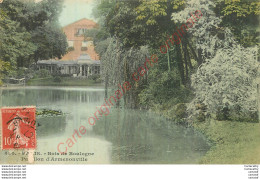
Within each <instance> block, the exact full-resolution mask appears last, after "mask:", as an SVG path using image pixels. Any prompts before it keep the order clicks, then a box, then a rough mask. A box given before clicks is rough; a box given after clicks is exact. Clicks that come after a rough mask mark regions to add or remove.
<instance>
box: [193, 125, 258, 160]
mask: <svg viewBox="0 0 260 179" xmlns="http://www.w3.org/2000/svg"><path fill="white" fill-rule="evenodd" d="M194 128H195V129H197V130H199V131H201V132H202V133H204V135H206V137H207V138H208V139H209V140H210V141H211V142H213V144H214V145H213V146H212V147H211V149H210V150H209V151H208V152H207V153H206V155H205V156H204V157H203V158H202V160H201V163H202V164H259V163H260V124H259V123H246V122H231V121H215V120H211V121H208V122H200V123H195V124H194Z"/></svg>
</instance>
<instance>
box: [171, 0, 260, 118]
mask: <svg viewBox="0 0 260 179" xmlns="http://www.w3.org/2000/svg"><path fill="white" fill-rule="evenodd" d="M213 8H214V4H213V3H212V2H209V1H205V0H194V1H191V2H189V3H188V6H187V7H186V9H187V10H184V11H183V12H180V13H176V14H173V19H174V20H178V21H186V19H187V17H188V16H189V15H188V12H190V11H195V10H198V9H199V10H201V12H202V14H203V17H201V19H200V21H199V22H198V23H197V24H196V25H195V28H193V29H192V30H191V33H192V34H193V36H194V37H195V38H196V47H197V49H198V50H201V52H202V53H201V54H202V57H203V62H202V63H201V65H200V67H199V68H198V70H197V72H196V73H195V74H194V75H192V87H193V89H194V93H195V98H194V99H193V101H192V102H191V103H190V104H189V108H188V109H189V111H190V112H191V117H192V116H197V117H198V116H199V115H200V114H201V112H202V108H203V112H205V114H216V113H217V112H218V111H223V110H226V109H228V110H235V111H237V112H243V113H246V112H250V111H253V112H254V111H256V78H257V75H259V74H258V71H257V66H258V65H259V63H258V62H257V48H253V47H251V48H244V47H242V46H241V45H239V44H238V43H237V41H236V40H235V38H234V36H233V34H232V33H231V31H230V30H229V29H228V28H221V27H220V26H219V25H220V24H221V21H222V19H221V18H219V17H216V15H215V13H214V11H213Z"/></svg>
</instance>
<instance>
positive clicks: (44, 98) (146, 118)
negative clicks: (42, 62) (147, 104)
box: [0, 87, 209, 164]
mask: <svg viewBox="0 0 260 179" xmlns="http://www.w3.org/2000/svg"><path fill="white" fill-rule="evenodd" d="M0 92H1V100H0V105H1V106H28V105H30V106H32V105H33V106H36V107H37V110H41V109H50V110H61V111H62V112H63V113H65V115H64V116H55V117H37V118H36V120H37V149H36V150H35V152H36V153H35V155H34V157H35V158H34V160H35V161H34V163H38V164H42V163H70V164H73V163H77V164H85V163H86V164H87V163H89V164H104V163H107V164H110V163H112V164H146V163H147V164H196V163H198V162H199V160H200V159H201V157H202V156H203V155H205V153H206V152H207V150H208V149H209V146H208V144H207V142H206V140H205V137H203V135H201V134H200V133H198V132H196V131H194V130H192V129H191V128H185V127H183V126H178V125H175V124H173V123H172V122H171V121H168V120H166V119H165V118H163V117H160V116H158V115H155V114H153V113H151V112H147V111H140V110H123V109H112V110H110V114H109V115H107V116H106V117H102V118H100V120H98V121H97V122H96V124H95V126H91V125H89V123H88V118H89V117H91V116H93V115H94V112H95V111H97V107H99V106H101V105H102V104H104V90H103V89H101V88H90V87H88V88H77V87H75V88H72V87H24V88H18V89H2V90H1V91H0ZM80 126H85V127H86V134H84V135H80V138H79V137H78V136H77V135H74V136H76V141H74V145H73V146H72V147H71V148H70V147H68V146H67V147H68V155H57V153H58V151H57V145H58V144H59V143H64V145H63V144H62V147H61V148H62V149H65V147H66V141H67V139H68V138H72V135H73V133H74V130H75V129H76V130H79V127H80ZM22 151H26V150H19V151H17V150H15V151H14V152H15V153H16V155H14V156H12V155H6V154H5V153H4V152H6V151H1V152H0V159H1V163H27V161H26V157H25V156H24V155H22V154H21V152H22ZM37 152H38V153H37ZM55 152H56V154H55ZM69 152H73V153H71V154H72V155H69ZM80 152H81V153H80ZM87 153H92V154H91V155H90V156H86V157H85V155H89V154H87ZM93 154H94V155H93ZM82 157H83V158H85V159H86V158H87V161H84V160H83V159H82ZM55 158H56V159H55ZM57 158H59V159H57ZM73 158H74V159H75V158H78V161H74V160H71V159H73ZM62 159H64V160H67V161H59V160H62Z"/></svg>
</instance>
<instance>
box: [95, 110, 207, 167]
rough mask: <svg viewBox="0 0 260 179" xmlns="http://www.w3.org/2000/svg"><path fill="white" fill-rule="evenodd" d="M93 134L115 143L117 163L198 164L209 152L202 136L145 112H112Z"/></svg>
mask: <svg viewBox="0 0 260 179" xmlns="http://www.w3.org/2000/svg"><path fill="white" fill-rule="evenodd" d="M94 132H95V133H97V134H100V135H104V136H106V139H107V140H108V141H111V142H112V143H113V148H112V161H113V162H114V163H197V162H199V159H200V157H201V156H203V155H204V154H205V152H206V150H207V149H208V145H207V143H206V142H205V139H204V138H203V136H202V135H201V134H200V133H197V132H195V131H194V130H192V129H190V128H185V127H182V126H177V125H174V124H172V122H170V121H167V120H165V119H164V118H162V117H159V116H156V115H154V114H152V113H147V112H143V111H134V110H113V112H112V113H111V114H110V115H109V116H107V117H104V118H103V119H102V120H101V121H99V122H98V123H97V125H96V126H95V127H94Z"/></svg>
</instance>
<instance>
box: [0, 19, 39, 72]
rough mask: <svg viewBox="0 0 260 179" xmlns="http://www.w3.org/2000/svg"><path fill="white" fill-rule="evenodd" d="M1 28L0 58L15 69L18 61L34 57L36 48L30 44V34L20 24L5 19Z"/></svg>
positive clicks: (0, 24) (1, 23) (0, 25)
mask: <svg viewBox="0 0 260 179" xmlns="http://www.w3.org/2000/svg"><path fill="white" fill-rule="evenodd" d="M0 27H1V28H0V58H1V59H2V60H3V61H5V62H9V63H10V64H11V65H12V67H13V69H15V68H16V67H17V65H18V60H19V59H21V58H26V57H29V56H30V55H32V54H33V53H34V50H35V49H36V47H35V45H34V44H33V43H31V42H30V41H31V35H30V33H28V32H26V30H25V29H24V28H22V27H20V24H19V23H18V22H16V21H12V20H10V19H9V18H5V19H4V20H2V21H0Z"/></svg>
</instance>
